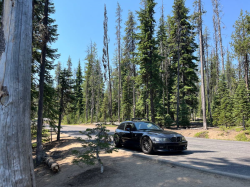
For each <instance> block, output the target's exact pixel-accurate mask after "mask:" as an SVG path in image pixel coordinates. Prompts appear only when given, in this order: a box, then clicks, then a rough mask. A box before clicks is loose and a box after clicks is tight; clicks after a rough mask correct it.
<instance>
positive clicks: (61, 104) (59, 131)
mask: <svg viewBox="0 0 250 187" xmlns="http://www.w3.org/2000/svg"><path fill="white" fill-rule="evenodd" d="M62 113H63V88H61V98H60V109H59V120H58V132H57V141H60V135H61V122H62Z"/></svg>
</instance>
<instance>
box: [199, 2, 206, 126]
mask: <svg viewBox="0 0 250 187" xmlns="http://www.w3.org/2000/svg"><path fill="white" fill-rule="evenodd" d="M201 12H202V11H201V0H199V39H200V61H201V102H202V111H203V128H204V129H207V119H206V99H205V83H204V82H205V81H204V54H203V35H202V17H201Z"/></svg>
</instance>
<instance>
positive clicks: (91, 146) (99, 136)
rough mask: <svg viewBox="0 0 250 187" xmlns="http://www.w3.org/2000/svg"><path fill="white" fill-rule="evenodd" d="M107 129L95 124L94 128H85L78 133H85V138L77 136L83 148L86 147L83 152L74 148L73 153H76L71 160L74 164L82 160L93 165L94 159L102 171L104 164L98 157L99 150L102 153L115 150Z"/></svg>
mask: <svg viewBox="0 0 250 187" xmlns="http://www.w3.org/2000/svg"><path fill="white" fill-rule="evenodd" d="M108 132H109V130H108V129H106V127H104V126H103V125H102V124H96V128H93V129H86V131H83V132H81V131H80V133H82V134H84V135H86V136H87V137H88V138H87V139H86V140H84V139H82V138H79V140H80V141H82V143H83V144H82V146H83V148H86V149H85V150H84V151H83V152H81V151H77V150H74V151H73V153H74V154H75V155H77V158H75V159H74V160H73V163H74V164H78V163H80V162H83V163H85V164H87V165H95V164H96V161H97V162H98V164H100V166H101V173H103V171H104V165H103V163H102V161H101V158H100V153H101V151H102V152H104V153H112V152H113V151H116V152H117V149H116V148H115V147H114V145H113V144H112V142H113V141H112V140H113V136H112V135H110V134H108Z"/></svg>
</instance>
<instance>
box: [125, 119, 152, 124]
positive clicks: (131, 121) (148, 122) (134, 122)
mask: <svg viewBox="0 0 250 187" xmlns="http://www.w3.org/2000/svg"><path fill="white" fill-rule="evenodd" d="M126 122H130V123H135V122H145V123H152V122H150V121H139V120H135V121H123V122H121V123H126Z"/></svg>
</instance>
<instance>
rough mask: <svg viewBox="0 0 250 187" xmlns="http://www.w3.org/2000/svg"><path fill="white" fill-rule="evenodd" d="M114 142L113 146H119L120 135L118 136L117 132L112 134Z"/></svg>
mask: <svg viewBox="0 0 250 187" xmlns="http://www.w3.org/2000/svg"><path fill="white" fill-rule="evenodd" d="M114 142H115V147H121V146H122V144H121V140H120V137H119V135H118V134H115V135H114Z"/></svg>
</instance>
